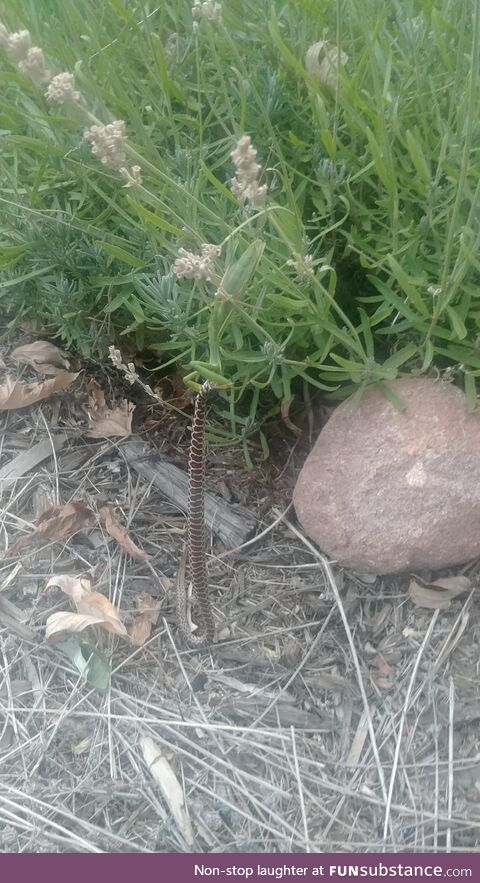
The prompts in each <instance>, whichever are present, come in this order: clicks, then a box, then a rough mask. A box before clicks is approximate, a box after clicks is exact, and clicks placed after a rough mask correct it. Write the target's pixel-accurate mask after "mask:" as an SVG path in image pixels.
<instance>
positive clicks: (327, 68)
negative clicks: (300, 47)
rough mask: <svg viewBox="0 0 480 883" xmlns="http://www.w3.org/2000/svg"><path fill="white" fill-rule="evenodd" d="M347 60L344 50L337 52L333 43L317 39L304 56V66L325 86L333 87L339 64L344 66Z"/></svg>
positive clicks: (335, 82)
mask: <svg viewBox="0 0 480 883" xmlns="http://www.w3.org/2000/svg"><path fill="white" fill-rule="evenodd" d="M347 61H348V55H347V54H346V52H339V50H338V48H337V46H336V44H335V43H333V42H331V43H326V42H325V40H319V42H318V43H313V45H312V46H310V48H309V50H308V52H307V54H306V56H305V67H306V69H307V71H308V73H309V74H311V75H312V76H314V77H317V79H319V80H320V82H321V83H324V84H325V85H327V86H332V88H335V87H336V85H337V72H338V68H339V67H340V65H342V67H343V66H345V65H346V63H347Z"/></svg>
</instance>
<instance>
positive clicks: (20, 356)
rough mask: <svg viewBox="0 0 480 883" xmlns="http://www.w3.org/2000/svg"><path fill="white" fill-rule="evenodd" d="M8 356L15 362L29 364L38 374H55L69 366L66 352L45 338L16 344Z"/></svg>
mask: <svg viewBox="0 0 480 883" xmlns="http://www.w3.org/2000/svg"><path fill="white" fill-rule="evenodd" d="M10 356H11V358H12V359H14V360H15V361H16V362H23V363H25V364H26V365H31V366H32V368H35V370H36V371H39V372H40V374H53V375H57V374H59V373H60V372H62V371H64V370H65V369H66V368H67V369H68V368H69V367H70V362H69V360H68V357H67V354H66V353H64V352H63V350H61V349H59V348H58V346H55V345H54V344H53V343H48V341H47V340H35V341H34V342H33V343H26V344H24V345H23V346H17V347H16V349H14V350H13V352H12V353H11V354H10Z"/></svg>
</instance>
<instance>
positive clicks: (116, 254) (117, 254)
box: [97, 239, 145, 269]
mask: <svg viewBox="0 0 480 883" xmlns="http://www.w3.org/2000/svg"><path fill="white" fill-rule="evenodd" d="M97 244H98V245H101V247H102V248H103V249H104V250H105V251H106V252H107V254H109V255H110V256H111V257H112V258H116V259H117V260H118V261H122V262H123V263H124V264H128V265H129V267H137V269H140V267H144V266H145V261H141V260H140V258H137V257H135V255H134V254H131V253H130V252H129V251H126V250H125V249H124V248H120V246H119V245H112V243H111V242H105V241H104V240H103V239H97Z"/></svg>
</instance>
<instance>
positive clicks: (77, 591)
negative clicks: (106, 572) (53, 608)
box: [43, 573, 92, 603]
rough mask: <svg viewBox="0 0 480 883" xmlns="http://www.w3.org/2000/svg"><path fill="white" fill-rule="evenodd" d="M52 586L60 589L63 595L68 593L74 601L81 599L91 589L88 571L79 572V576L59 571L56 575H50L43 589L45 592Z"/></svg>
mask: <svg viewBox="0 0 480 883" xmlns="http://www.w3.org/2000/svg"><path fill="white" fill-rule="evenodd" d="M52 588H58V589H61V590H62V592H63V593H64V594H65V595H68V597H69V598H71V599H72V601H73V602H74V603H76V602H77V601H81V600H82V598H83V597H84V595H86V594H87V593H88V592H91V591H92V579H91V577H90V575H89V574H88V573H84V574H81V575H80V576H72V575H71V574H69V573H61V574H58V576H52V577H51V579H49V580H48V583H47V585H46V586H45V588H44V590H43V591H44V593H45V594H46V593H47V592H48V591H49V590H50V589H52Z"/></svg>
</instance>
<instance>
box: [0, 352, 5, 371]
mask: <svg viewBox="0 0 480 883" xmlns="http://www.w3.org/2000/svg"><path fill="white" fill-rule="evenodd" d="M6 367H7V366H6V364H5V362H4V361H3V356H2V354H1V353H0V368H6Z"/></svg>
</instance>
